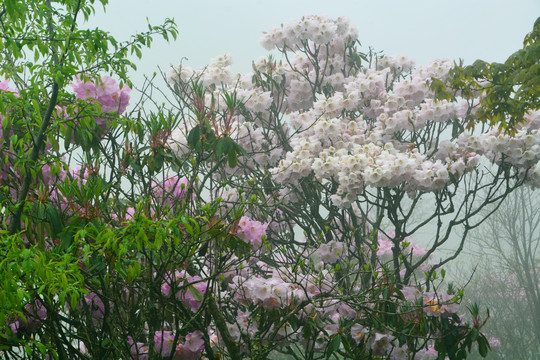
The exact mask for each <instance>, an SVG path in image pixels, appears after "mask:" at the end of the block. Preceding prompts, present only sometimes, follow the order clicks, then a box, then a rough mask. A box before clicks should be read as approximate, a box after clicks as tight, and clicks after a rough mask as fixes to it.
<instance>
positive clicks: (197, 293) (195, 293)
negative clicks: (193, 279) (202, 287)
mask: <svg viewBox="0 0 540 360" xmlns="http://www.w3.org/2000/svg"><path fill="white" fill-rule="evenodd" d="M188 291H189V292H190V293H191V295H193V297H194V298H195V300H197V301H203V295H202V294H201V292H200V291H199V290H197V289H196V288H195V286H193V285H189V286H188Z"/></svg>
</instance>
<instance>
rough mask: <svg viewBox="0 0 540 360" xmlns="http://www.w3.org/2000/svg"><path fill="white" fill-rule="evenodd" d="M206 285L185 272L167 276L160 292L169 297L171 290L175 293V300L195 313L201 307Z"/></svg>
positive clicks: (198, 277) (198, 278)
mask: <svg viewBox="0 0 540 360" xmlns="http://www.w3.org/2000/svg"><path fill="white" fill-rule="evenodd" d="M207 286H208V284H207V283H206V281H202V278H201V277H200V276H198V275H195V276H190V275H189V274H188V273H186V272H185V271H178V270H176V271H175V272H174V275H172V274H169V275H168V276H167V277H166V279H165V282H164V283H163V284H162V285H161V292H162V293H163V295H165V296H169V294H170V293H171V290H173V291H175V290H177V292H176V295H175V296H176V298H177V299H178V300H180V301H182V302H183V303H184V304H185V305H186V306H187V307H188V308H189V309H190V310H191V311H193V312H196V311H197V310H199V307H200V306H201V303H202V301H201V299H202V298H203V297H204V294H206V288H207Z"/></svg>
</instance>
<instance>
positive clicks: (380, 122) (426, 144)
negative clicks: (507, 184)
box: [170, 16, 540, 207]
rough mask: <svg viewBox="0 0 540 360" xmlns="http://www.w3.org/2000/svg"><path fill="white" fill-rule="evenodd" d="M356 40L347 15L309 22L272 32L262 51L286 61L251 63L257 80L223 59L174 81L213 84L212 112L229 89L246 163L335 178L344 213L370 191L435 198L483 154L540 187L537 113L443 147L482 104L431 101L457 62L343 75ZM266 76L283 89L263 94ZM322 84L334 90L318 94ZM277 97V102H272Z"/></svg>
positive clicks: (379, 63) (392, 64)
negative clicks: (236, 104)
mask: <svg viewBox="0 0 540 360" xmlns="http://www.w3.org/2000/svg"><path fill="white" fill-rule="evenodd" d="M356 35H357V34H356V30H354V29H352V28H351V27H350V26H349V24H348V21H347V20H345V19H343V18H338V19H336V20H331V19H328V18H326V17H321V16H306V17H304V18H302V19H301V20H299V21H291V22H289V23H287V24H286V25H282V26H281V27H280V28H275V29H272V30H271V31H270V32H269V33H267V34H266V35H265V36H264V37H263V38H262V40H261V42H262V44H263V45H264V46H265V48H267V49H273V48H278V49H279V50H280V51H282V52H286V53H287V61H286V62H283V63H282V62H276V61H275V60H272V59H259V60H257V61H255V62H254V63H253V70H254V73H249V74H245V75H240V74H237V75H235V76H232V75H230V71H228V70H227V69H228V68H229V66H230V64H231V63H232V60H231V59H230V56H228V55H223V56H221V57H218V58H216V59H213V60H212V61H211V63H210V65H209V66H208V67H207V68H205V69H201V70H198V71H195V72H193V71H192V70H189V69H184V68H183V67H180V68H178V69H176V70H175V74H177V80H176V81H185V77H186V76H187V75H189V74H194V75H192V76H199V77H202V78H203V83H204V84H205V86H210V85H212V87H211V88H209V90H212V91H214V93H211V95H212V96H213V99H214V103H215V106H217V108H221V107H222V106H223V104H222V102H220V101H221V100H219V99H218V100H216V98H222V96H221V95H220V94H221V93H223V92H225V91H228V92H232V91H233V90H232V89H234V91H236V94H237V98H238V99H239V100H240V101H242V103H243V104H244V106H245V108H246V109H247V110H248V111H250V112H251V113H252V114H253V119H252V120H253V122H247V121H246V120H245V119H243V118H242V117H240V116H238V117H236V118H235V125H234V129H233V133H234V134H235V136H236V137H237V139H238V142H239V143H240V144H241V145H242V146H243V147H245V148H246V149H247V150H248V152H253V153H254V154H255V156H254V157H253V160H249V161H250V164H251V165H253V166H256V165H259V164H264V165H269V164H270V165H271V164H276V163H277V165H276V166H275V167H274V168H272V169H270V172H271V174H272V175H273V177H274V180H275V181H276V182H278V183H281V184H283V185H286V184H297V183H298V181H299V180H300V179H302V178H304V177H308V176H311V175H314V176H315V177H316V178H317V179H318V180H319V181H321V182H325V181H326V182H332V181H335V182H337V185H338V186H337V192H336V193H334V194H332V196H331V197H332V199H333V201H334V203H335V204H336V205H339V206H344V207H346V206H349V205H350V204H351V202H353V200H354V199H355V198H356V196H357V195H358V194H360V193H362V192H363V191H364V189H365V188H366V187H370V186H372V187H396V186H402V185H404V186H405V189H406V190H407V191H408V193H409V194H414V193H415V192H416V191H424V192H431V191H438V190H440V189H442V188H443V187H445V186H447V185H450V184H452V183H453V182H455V181H456V180H459V178H460V177H461V176H463V175H464V174H466V173H467V172H471V171H473V170H474V169H475V168H476V167H477V166H478V164H480V159H481V156H484V157H485V158H487V159H489V160H490V161H492V162H495V163H498V164H500V163H501V162H503V161H504V162H506V163H508V164H510V165H512V166H514V167H515V169H516V171H518V172H520V173H521V174H522V176H523V177H526V178H527V180H529V182H530V183H531V184H532V185H534V186H540V165H539V164H538V161H539V160H540V145H539V144H540V135H539V133H538V128H539V127H540V121H539V120H538V117H539V115H538V112H532V113H530V114H529V115H528V119H527V121H528V123H527V124H526V125H524V126H523V128H522V129H519V130H518V132H517V134H516V135H514V136H510V135H505V134H501V133H500V132H499V131H498V130H497V129H491V130H489V131H483V132H481V133H478V134H474V135H473V134H468V133H466V132H464V131H461V130H460V131H461V135H460V134H458V135H459V136H458V137H457V138H454V139H453V140H448V138H449V137H450V130H451V129H452V126H453V124H454V122H456V121H457V122H459V123H463V118H464V117H465V116H466V114H467V113H473V112H474V111H475V110H476V108H475V106H476V105H473V104H477V103H478V101H474V102H472V103H471V102H469V103H467V102H465V101H461V100H456V101H447V100H441V101H437V100H435V99H434V94H433V91H432V90H431V89H430V84H431V83H432V81H433V79H434V78H435V79H441V80H444V79H445V78H446V77H447V76H448V74H449V72H450V70H451V68H452V66H453V63H452V62H451V61H450V60H446V59H444V60H433V61H432V62H431V63H430V64H428V65H426V66H419V67H417V68H414V62H413V61H411V60H410V59H408V58H407V57H405V56H400V57H390V56H384V57H380V58H378V59H377V60H376V61H375V62H374V63H373V64H372V67H367V68H366V67H360V68H355V69H354V71H349V69H352V67H351V66H352V65H350V64H351V63H353V60H352V59H351V58H349V57H348V56H349V55H348V53H347V52H346V51H344V50H345V49H346V47H347V46H351V44H353V42H354V41H355V39H356ZM318 50H320V51H318ZM323 50H324V51H323ZM321 69H324V72H323V71H322V70H321ZM170 78H171V79H172V78H173V76H171V77H170ZM254 78H258V79H259V82H256V81H254V80H253V79H254ZM267 78H271V79H272V80H274V81H275V82H277V83H278V84H279V85H280V87H281V88H282V91H279V92H276V91H275V90H274V91H266V90H264V89H263V88H262V87H260V86H259V85H260V81H262V82H264V81H266V79H267ZM178 79H179V80H178ZM328 86H331V89H332V91H330V92H327V91H325V92H324V94H321V93H319V91H322V90H321V89H324V88H327V87H328ZM314 89H318V90H317V91H315V90H314ZM277 93H279V94H280V96H281V98H274V97H275V96H276V94H277ZM207 96H209V97H210V94H209V95H207ZM479 96H480V95H479ZM207 101H208V102H210V101H211V99H210V98H209V99H207ZM274 104H275V105H276V107H275V108H274V107H273V105H274ZM276 108H277V109H279V111H280V112H281V113H282V114H288V121H287V124H285V125H283V124H282V125H283V126H285V127H286V128H287V129H285V131H286V132H287V133H288V131H289V130H294V132H293V133H292V134H291V135H290V137H289V141H290V146H291V150H290V151H288V152H287V153H285V154H283V153H282V152H280V151H278V150H276V149H275V147H276V145H277V144H274V140H273V139H275V137H273V136H272V135H270V136H269V135H268V134H271V133H272V132H273V131H274V130H275V129H270V128H268V127H267V125H268V124H270V123H272V121H271V119H272V118H271V116H275V112H273V111H275V110H276ZM270 109H273V110H272V111H271V110H270ZM477 131H478V129H477ZM183 133H184V134H185V131H184V132H183ZM263 134H264V136H263ZM184 136H185V135H184ZM173 139H174V140H175V141H176V143H177V144H178V146H177V148H178V147H181V146H182V145H183V144H185V140H184V139H183V138H182V136H179V133H178V132H174V133H173ZM269 139H270V140H269ZM445 139H446V140H445ZM265 153H266V155H263V154H265ZM280 156H281V160H279V157H280ZM271 166H272V165H271ZM282 193H283V194H286V193H287V191H283V192H282Z"/></svg>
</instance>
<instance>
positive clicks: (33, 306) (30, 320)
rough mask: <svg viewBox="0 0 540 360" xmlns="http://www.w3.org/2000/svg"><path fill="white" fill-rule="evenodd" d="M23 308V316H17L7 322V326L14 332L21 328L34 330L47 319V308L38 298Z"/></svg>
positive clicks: (28, 330) (29, 330)
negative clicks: (15, 318)
mask: <svg viewBox="0 0 540 360" xmlns="http://www.w3.org/2000/svg"><path fill="white" fill-rule="evenodd" d="M24 310H25V314H24V316H25V318H23V317H21V316H18V317H17V320H15V321H13V322H11V323H10V324H9V328H10V329H11V331H12V332H13V333H14V334H17V333H19V332H20V331H21V330H25V331H27V332H34V331H36V330H37V327H38V326H39V325H40V324H41V322H42V321H43V320H45V319H47V309H46V308H45V306H43V304H42V303H41V301H39V300H36V301H34V302H33V303H29V304H26V305H25V307H24Z"/></svg>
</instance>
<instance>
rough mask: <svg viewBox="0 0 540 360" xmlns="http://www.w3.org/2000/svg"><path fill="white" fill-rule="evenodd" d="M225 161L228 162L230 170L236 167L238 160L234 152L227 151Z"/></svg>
mask: <svg viewBox="0 0 540 360" xmlns="http://www.w3.org/2000/svg"><path fill="white" fill-rule="evenodd" d="M227 159H228V161H229V167H231V168H232V169H234V168H235V167H236V165H238V158H237V157H236V152H235V151H229V153H228V154H227Z"/></svg>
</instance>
